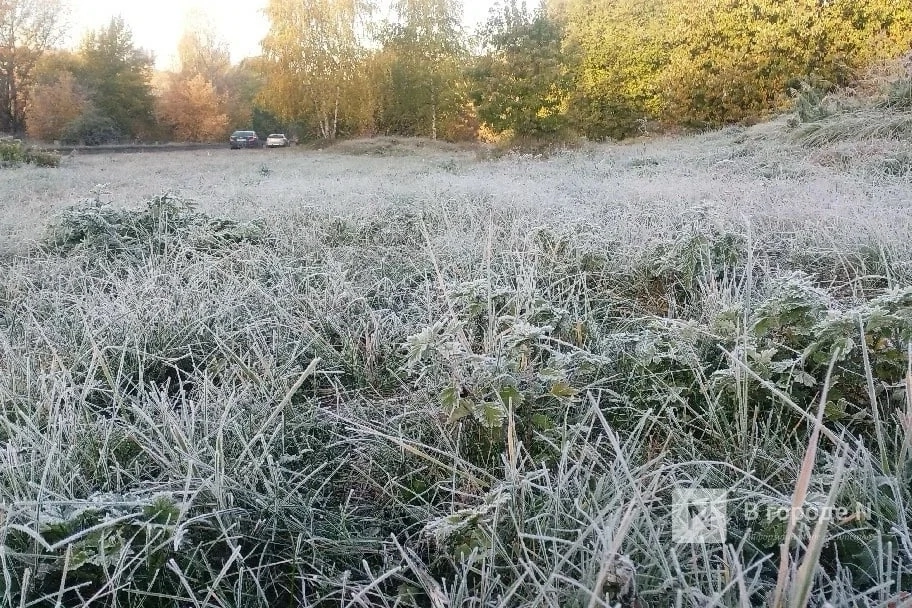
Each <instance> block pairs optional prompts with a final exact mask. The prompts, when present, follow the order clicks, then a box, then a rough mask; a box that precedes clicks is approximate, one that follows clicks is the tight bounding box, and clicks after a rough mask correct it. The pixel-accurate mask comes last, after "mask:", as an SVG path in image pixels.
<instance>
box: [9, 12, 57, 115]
mask: <svg viewBox="0 0 912 608" xmlns="http://www.w3.org/2000/svg"><path fill="white" fill-rule="evenodd" d="M61 17H62V6H61V2H60V0H3V1H2V2H0V130H4V131H12V132H19V131H21V130H22V128H23V126H24V125H25V108H26V101H27V93H28V89H29V85H30V84H31V81H32V72H33V69H34V67H35V64H36V63H37V61H38V60H39V59H40V58H41V55H42V54H43V53H44V52H45V51H46V50H47V49H49V48H50V47H51V46H53V45H54V43H56V42H57V41H58V39H59V38H60V36H61V34H62V29H61V27H60V26H61V21H62V19H61Z"/></svg>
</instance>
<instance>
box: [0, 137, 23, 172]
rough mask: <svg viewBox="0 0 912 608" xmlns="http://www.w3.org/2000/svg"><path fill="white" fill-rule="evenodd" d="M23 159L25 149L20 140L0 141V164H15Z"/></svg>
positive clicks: (4, 165)
mask: <svg viewBox="0 0 912 608" xmlns="http://www.w3.org/2000/svg"><path fill="white" fill-rule="evenodd" d="M24 161H25V150H24V149H23V147H22V143H21V142H19V141H18V140H7V141H0V166H3V167H8V166H15V165H19V164H22V162H24Z"/></svg>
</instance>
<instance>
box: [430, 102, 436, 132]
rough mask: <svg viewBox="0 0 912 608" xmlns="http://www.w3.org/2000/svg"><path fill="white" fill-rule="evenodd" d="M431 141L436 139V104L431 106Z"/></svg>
mask: <svg viewBox="0 0 912 608" xmlns="http://www.w3.org/2000/svg"><path fill="white" fill-rule="evenodd" d="M431 139H437V104H436V103H434V104H431Z"/></svg>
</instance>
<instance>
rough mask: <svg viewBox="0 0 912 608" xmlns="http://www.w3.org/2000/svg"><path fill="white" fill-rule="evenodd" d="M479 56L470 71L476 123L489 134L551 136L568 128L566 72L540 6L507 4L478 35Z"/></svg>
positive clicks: (557, 33) (557, 35)
mask: <svg viewBox="0 0 912 608" xmlns="http://www.w3.org/2000/svg"><path fill="white" fill-rule="evenodd" d="M481 38H482V44H483V49H484V54H483V55H481V56H480V57H479V58H478V59H477V60H476V63H475V67H474V69H473V70H472V80H473V89H472V98H473V102H474V104H475V107H476V109H477V111H478V117H479V119H480V120H481V121H482V122H483V123H485V124H486V125H488V127H490V128H491V129H492V130H493V131H495V132H504V131H511V132H512V133H514V134H516V135H519V136H551V135H554V134H556V133H558V132H560V131H562V130H565V129H566V128H567V126H568V123H567V116H566V110H567V101H568V94H569V77H568V68H567V65H566V62H565V58H564V53H563V51H562V38H561V29H560V26H559V25H558V23H557V22H556V21H555V20H554V19H552V18H551V17H549V15H548V13H547V11H546V10H545V8H544V7H539V8H538V9H537V10H535V11H530V10H529V9H528V8H527V7H526V5H525V3H518V2H517V1H516V0H507V2H505V3H504V4H503V5H500V6H499V7H497V8H495V9H494V10H492V12H491V16H490V18H489V19H488V21H487V23H486V24H485V26H484V28H483V29H482V32H481Z"/></svg>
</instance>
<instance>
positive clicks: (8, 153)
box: [0, 140, 60, 167]
mask: <svg viewBox="0 0 912 608" xmlns="http://www.w3.org/2000/svg"><path fill="white" fill-rule="evenodd" d="M23 164H31V165H35V166H36V167H59V166H60V155H59V154H57V153H56V152H49V151H46V150H39V149H37V148H30V147H27V146H25V145H23V144H22V142H20V141H19V140H0V167H16V166H19V165H23Z"/></svg>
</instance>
